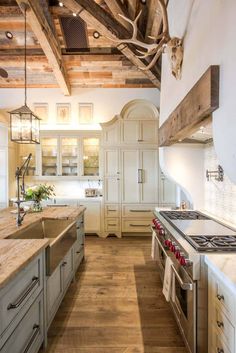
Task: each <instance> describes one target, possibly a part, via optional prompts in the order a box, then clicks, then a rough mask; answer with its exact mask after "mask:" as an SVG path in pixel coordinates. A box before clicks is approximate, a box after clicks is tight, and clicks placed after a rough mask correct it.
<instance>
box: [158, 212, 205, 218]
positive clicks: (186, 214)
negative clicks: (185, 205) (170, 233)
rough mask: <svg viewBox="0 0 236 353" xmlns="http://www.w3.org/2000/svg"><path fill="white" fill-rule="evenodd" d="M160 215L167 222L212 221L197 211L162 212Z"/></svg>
mask: <svg viewBox="0 0 236 353" xmlns="http://www.w3.org/2000/svg"><path fill="white" fill-rule="evenodd" d="M160 214H161V215H162V216H163V217H164V218H165V219H167V220H178V219H180V220H188V219H190V220H191V219H193V220H195V219H210V218H209V217H207V216H205V215H203V214H202V213H200V212H197V211H160Z"/></svg>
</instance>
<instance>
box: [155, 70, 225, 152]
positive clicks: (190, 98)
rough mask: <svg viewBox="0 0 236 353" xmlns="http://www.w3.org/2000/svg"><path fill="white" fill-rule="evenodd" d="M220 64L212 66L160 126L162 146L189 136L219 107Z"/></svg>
mask: <svg viewBox="0 0 236 353" xmlns="http://www.w3.org/2000/svg"><path fill="white" fill-rule="evenodd" d="M219 73H220V68H219V66H218V65H212V66H210V67H209V68H208V69H207V71H206V72H205V73H204V74H203V75H202V77H201V78H200V79H199V81H198V82H197V83H196V84H195V85H194V86H193V88H192V89H191V90H190V91H189V92H188V94H187V95H186V96H185V98H184V99H183V100H182V102H181V103H180V104H179V105H178V106H177V108H176V109H175V110H174V111H173V112H172V113H171V114H170V116H169V117H168V119H167V120H166V121H165V122H164V123H163V124H162V126H161V127H160V128H159V143H160V146H161V147H163V146H170V145H172V144H174V143H177V142H178V141H180V140H183V139H185V138H187V137H189V136H190V135H191V134H192V133H193V132H195V131H196V130H197V129H198V128H199V127H200V125H204V123H205V121H209V116H210V115H211V113H212V112H214V111H215V110H216V109H217V108H219Z"/></svg>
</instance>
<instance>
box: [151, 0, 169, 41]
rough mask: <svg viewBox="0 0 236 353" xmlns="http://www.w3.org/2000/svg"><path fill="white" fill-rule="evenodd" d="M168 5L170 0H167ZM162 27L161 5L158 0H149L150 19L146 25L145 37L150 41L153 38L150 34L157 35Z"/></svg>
mask: <svg viewBox="0 0 236 353" xmlns="http://www.w3.org/2000/svg"><path fill="white" fill-rule="evenodd" d="M165 4H166V6H167V5H168V0H165ZM161 29H162V13H161V9H160V6H159V5H158V0H148V19H147V25H146V33H145V39H146V41H148V42H151V41H152V40H151V39H149V38H148V36H152V37H157V36H158V34H159V33H160V32H161Z"/></svg>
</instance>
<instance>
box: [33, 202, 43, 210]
mask: <svg viewBox="0 0 236 353" xmlns="http://www.w3.org/2000/svg"><path fill="white" fill-rule="evenodd" d="M42 210H43V207H42V205H41V203H40V201H34V203H33V207H32V212H41V211H42Z"/></svg>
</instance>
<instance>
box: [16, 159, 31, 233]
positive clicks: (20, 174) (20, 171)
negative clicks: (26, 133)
mask: <svg viewBox="0 0 236 353" xmlns="http://www.w3.org/2000/svg"><path fill="white" fill-rule="evenodd" d="M31 158H32V154H31V153H30V154H29V155H28V157H27V158H26V160H25V162H24V163H23V164H22V166H21V167H20V168H19V167H17V168H16V172H15V176H16V186H17V201H16V202H15V203H16V204H17V217H16V224H17V226H18V227H19V226H21V225H22V222H23V219H24V217H25V215H26V212H24V213H23V214H22V215H21V212H20V205H21V203H22V202H25V200H24V199H23V200H22V199H21V198H20V195H22V196H23V197H24V196H25V174H26V172H27V170H28V167H29V163H30V160H31ZM21 178H22V184H21V185H20V179H21Z"/></svg>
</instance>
